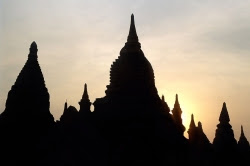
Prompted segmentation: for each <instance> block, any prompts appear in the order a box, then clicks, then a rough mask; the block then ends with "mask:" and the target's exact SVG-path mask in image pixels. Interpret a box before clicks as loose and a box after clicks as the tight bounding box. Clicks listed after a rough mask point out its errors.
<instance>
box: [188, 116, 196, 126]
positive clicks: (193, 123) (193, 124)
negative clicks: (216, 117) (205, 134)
mask: <svg viewBox="0 0 250 166" xmlns="http://www.w3.org/2000/svg"><path fill="white" fill-rule="evenodd" d="M195 127H196V126H195V122H194V115H193V114H192V115H191V122H190V125H189V128H195Z"/></svg>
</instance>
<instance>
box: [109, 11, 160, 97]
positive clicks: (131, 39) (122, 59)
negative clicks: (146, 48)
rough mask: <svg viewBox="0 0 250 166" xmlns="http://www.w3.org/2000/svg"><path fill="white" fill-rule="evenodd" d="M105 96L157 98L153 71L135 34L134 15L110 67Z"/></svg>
mask: <svg viewBox="0 0 250 166" xmlns="http://www.w3.org/2000/svg"><path fill="white" fill-rule="evenodd" d="M106 95H107V96H120V95H123V96H131V95H133V96H148V95H154V96H158V94H157V90H156V87H155V80H154V71H153V68H152V66H151V64H150V62H149V61H148V60H147V58H146V57H145V56H144V53H143V51H142V50H141V44H140V43H139V41H138V36H137V34H136V29H135V24H134V15H133V14H132V15H131V24H130V30H129V35H128V38H127V42H126V43H125V46H124V47H123V48H122V49H121V51H120V56H119V57H118V59H116V60H115V61H114V62H113V64H112V65H111V69H110V85H108V86H107V90H106Z"/></svg>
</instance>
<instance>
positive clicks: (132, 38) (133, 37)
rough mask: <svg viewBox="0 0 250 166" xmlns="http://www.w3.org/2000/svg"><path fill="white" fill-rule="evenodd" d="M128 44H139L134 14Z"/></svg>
mask: <svg viewBox="0 0 250 166" xmlns="http://www.w3.org/2000/svg"><path fill="white" fill-rule="evenodd" d="M127 42H138V36H137V33H136V28H135V20H134V14H132V15H131V23H130V29H129V34H128V39H127Z"/></svg>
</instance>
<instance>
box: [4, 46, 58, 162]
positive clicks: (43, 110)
mask: <svg viewBox="0 0 250 166" xmlns="http://www.w3.org/2000/svg"><path fill="white" fill-rule="evenodd" d="M37 51H38V49H37V45H36V43H35V42H33V43H32V44H31V46H30V52H29V55H28V60H27V61H26V63H25V65H24V67H23V68H22V70H21V72H20V73H19V75H18V77H17V79H16V82H15V84H14V85H13V86H12V87H11V90H10V91H9V93H8V97H7V101H6V108H5V110H4V111H3V113H2V114H1V115H0V131H1V138H0V142H1V143H2V145H1V157H2V158H1V162H6V163H8V164H9V165H19V164H21V163H26V165H29V164H31V163H37V161H38V156H40V157H44V158H45V157H46V155H47V154H46V150H47V149H48V147H47V146H48V144H46V143H45V142H46V141H47V135H48V133H49V132H50V129H51V128H52V126H53V125H54V118H53V116H52V115H51V113H50V110H49V107H50V102H49V93H48V90H47V88H46V86H45V82H44V78H43V74H42V71H41V69H40V66H39V64H38V61H37V58H38V57H37ZM27 156H29V159H27Z"/></svg>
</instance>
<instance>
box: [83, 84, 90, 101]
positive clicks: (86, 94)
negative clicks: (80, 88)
mask: <svg viewBox="0 0 250 166" xmlns="http://www.w3.org/2000/svg"><path fill="white" fill-rule="evenodd" d="M82 99H89V95H88V90H87V84H86V83H85V84H84V92H83V95H82Z"/></svg>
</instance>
